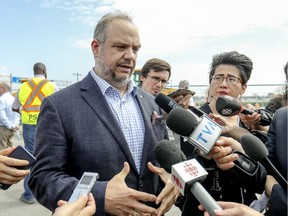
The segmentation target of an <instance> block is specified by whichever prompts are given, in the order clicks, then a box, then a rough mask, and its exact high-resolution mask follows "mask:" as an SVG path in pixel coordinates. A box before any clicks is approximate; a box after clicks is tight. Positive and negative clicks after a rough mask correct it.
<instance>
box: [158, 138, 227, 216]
mask: <svg viewBox="0 0 288 216" xmlns="http://www.w3.org/2000/svg"><path fill="white" fill-rule="evenodd" d="M173 145H174V146H175V144H174V143H173V142H171V141H169V140H162V141H160V142H159V143H158V144H157V146H156V147H155V149H154V153H155V156H156V158H161V159H164V158H166V159H165V160H160V161H158V162H159V163H160V165H161V166H162V167H168V168H170V167H172V168H171V170H172V171H171V174H172V181H173V182H174V183H175V184H176V186H177V187H178V189H179V191H180V192H181V194H183V195H185V194H186V193H187V192H188V191H189V190H190V191H191V192H192V194H193V195H194V196H195V197H196V198H197V200H198V201H199V202H200V203H201V204H203V206H204V207H205V209H206V210H207V211H208V212H209V214H210V215H212V216H214V215H215V213H214V210H222V208H221V207H220V206H219V204H218V203H217V202H216V201H215V200H214V199H213V197H212V196H211V195H210V194H209V193H208V192H207V190H206V189H205V188H204V187H203V186H202V185H201V183H199V182H198V180H200V181H201V180H204V179H205V178H206V176H207V175H208V173H207V172H206V170H205V169H204V168H203V167H202V166H201V165H200V164H199V163H198V161H197V160H196V159H192V160H188V161H185V160H186V157H185V155H184V153H183V152H182V151H181V150H180V149H179V148H177V147H176V148H175V147H173ZM167 148H168V150H167ZM156 149H157V151H155V150H156ZM161 149H166V151H159V150H161ZM183 155H184V157H183ZM180 159H181V161H184V162H181V163H176V164H174V162H175V161H178V160H180Z"/></svg>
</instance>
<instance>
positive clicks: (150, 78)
mask: <svg viewBox="0 0 288 216" xmlns="http://www.w3.org/2000/svg"><path fill="white" fill-rule="evenodd" d="M170 76H171V66H170V64H169V63H168V62H166V61H164V60H162V59H158V58H152V59H149V60H148V61H147V62H146V63H145V64H144V65H143V67H142V69H141V76H140V87H141V88H142V89H143V90H144V91H146V92H148V93H150V94H152V95H154V96H156V95H157V94H159V93H160V92H162V91H163V89H164V88H165V87H166V86H167V85H168V84H169V78H170ZM191 97H192V95H185V96H183V95H179V96H177V97H174V98H172V99H173V100H175V101H176V102H177V103H178V104H179V105H180V106H182V107H184V108H185V109H188V106H189V103H190V98H191Z"/></svg>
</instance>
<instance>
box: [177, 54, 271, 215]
mask: <svg viewBox="0 0 288 216" xmlns="http://www.w3.org/2000/svg"><path fill="white" fill-rule="evenodd" d="M252 69H253V63H252V61H251V59H250V58H248V57H247V56H245V55H243V54H240V53H238V52H236V51H232V52H224V53H221V54H218V55H214V56H213V59H212V63H211V68H210V72H209V84H210V85H209V94H210V96H211V100H210V101H209V103H208V102H207V103H205V104H204V105H203V106H202V107H200V109H201V110H202V111H204V112H205V113H207V114H208V115H209V116H210V117H211V118H213V119H214V120H215V121H216V122H217V123H219V124H220V125H222V126H223V130H222V134H221V135H222V136H227V137H230V138H229V139H228V140H226V139H224V138H223V139H222V142H220V143H222V144H221V145H219V143H218V142H217V144H216V145H215V146H214V147H213V148H212V149H211V151H210V152H209V154H208V155H201V153H200V152H198V150H196V149H195V148H194V147H193V146H192V145H191V144H189V143H185V142H183V140H182V143H181V148H182V149H183V150H184V149H185V154H186V155H187V157H191V158H194V157H195V158H196V159H197V160H198V161H199V162H200V163H201V165H202V166H203V167H204V168H205V169H206V171H207V172H208V176H207V178H206V179H205V180H204V181H203V182H202V184H203V186H204V187H205V188H206V190H207V191H208V192H209V193H210V194H211V195H212V196H213V197H214V199H215V200H217V201H233V202H238V203H243V204H245V205H249V204H250V203H252V202H253V200H255V199H257V198H256V196H255V193H261V192H262V191H263V190H264V185H265V179H266V171H265V169H264V167H262V166H259V167H258V170H257V172H255V174H253V175H247V174H244V173H242V172H241V173H240V174H239V173H237V174H235V172H234V171H236V168H234V163H233V161H235V160H236V159H237V158H238V155H237V154H234V153H231V152H232V151H233V150H238V151H241V152H243V153H244V150H243V149H242V147H241V144H240V143H239V142H238V141H237V140H239V139H240V137H241V136H242V135H243V134H245V133H250V132H249V130H247V129H246V128H245V125H244V124H243V123H242V122H241V119H240V117H239V115H235V116H231V117H224V116H220V115H219V114H218V112H217V110H216V105H215V104H216V100H217V98H218V97H219V96H222V95H229V96H231V97H234V98H237V99H238V98H240V97H241V95H243V94H244V93H245V91H246V88H247V82H248V80H249V78H250V75H251V72H252ZM250 118H251V120H253V121H259V120H260V116H259V115H258V114H256V113H255V114H254V113H253V115H251V116H250ZM231 138H234V139H231ZM220 139H221V137H220ZM198 204H199V202H198V201H197V200H196V198H195V197H194V196H193V195H192V194H189V195H188V196H187V197H186V204H185V205H184V207H183V209H182V215H193V216H198V215H199V216H200V215H203V212H201V211H200V210H198V208H197V206H198Z"/></svg>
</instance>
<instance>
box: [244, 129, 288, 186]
mask: <svg viewBox="0 0 288 216" xmlns="http://www.w3.org/2000/svg"><path fill="white" fill-rule="evenodd" d="M240 143H241V145H242V147H243V149H244V151H245V152H246V154H247V155H248V156H249V157H251V158H252V159H254V160H256V161H259V162H260V163H261V164H262V165H263V166H264V167H265V168H266V170H267V172H268V174H271V175H272V176H273V177H274V178H275V179H276V181H277V182H278V183H279V184H280V185H281V186H282V188H283V189H284V190H287V186H288V183H287V181H286V179H285V178H284V177H283V176H282V175H281V173H280V172H279V171H278V170H277V169H276V168H275V166H274V165H273V164H272V163H271V161H270V160H269V158H268V157H267V156H268V154H269V153H268V150H267V148H266V146H265V145H264V143H263V142H262V141H261V140H260V139H259V138H257V137H256V136H254V135H252V134H245V135H243V136H242V137H241V138H240Z"/></svg>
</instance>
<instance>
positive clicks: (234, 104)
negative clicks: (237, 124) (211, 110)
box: [216, 95, 242, 116]
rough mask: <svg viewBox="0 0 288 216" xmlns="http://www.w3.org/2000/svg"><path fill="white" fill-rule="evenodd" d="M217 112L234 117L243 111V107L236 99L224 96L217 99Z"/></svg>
mask: <svg viewBox="0 0 288 216" xmlns="http://www.w3.org/2000/svg"><path fill="white" fill-rule="evenodd" d="M216 110H217V112H218V113H219V114H220V115H223V116H233V115H236V114H238V113H240V112H241V111H242V106H241V104H240V103H239V102H238V101H237V100H236V99H235V98H234V97H231V96H228V95H224V96H219V97H218V98H217V100H216Z"/></svg>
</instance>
